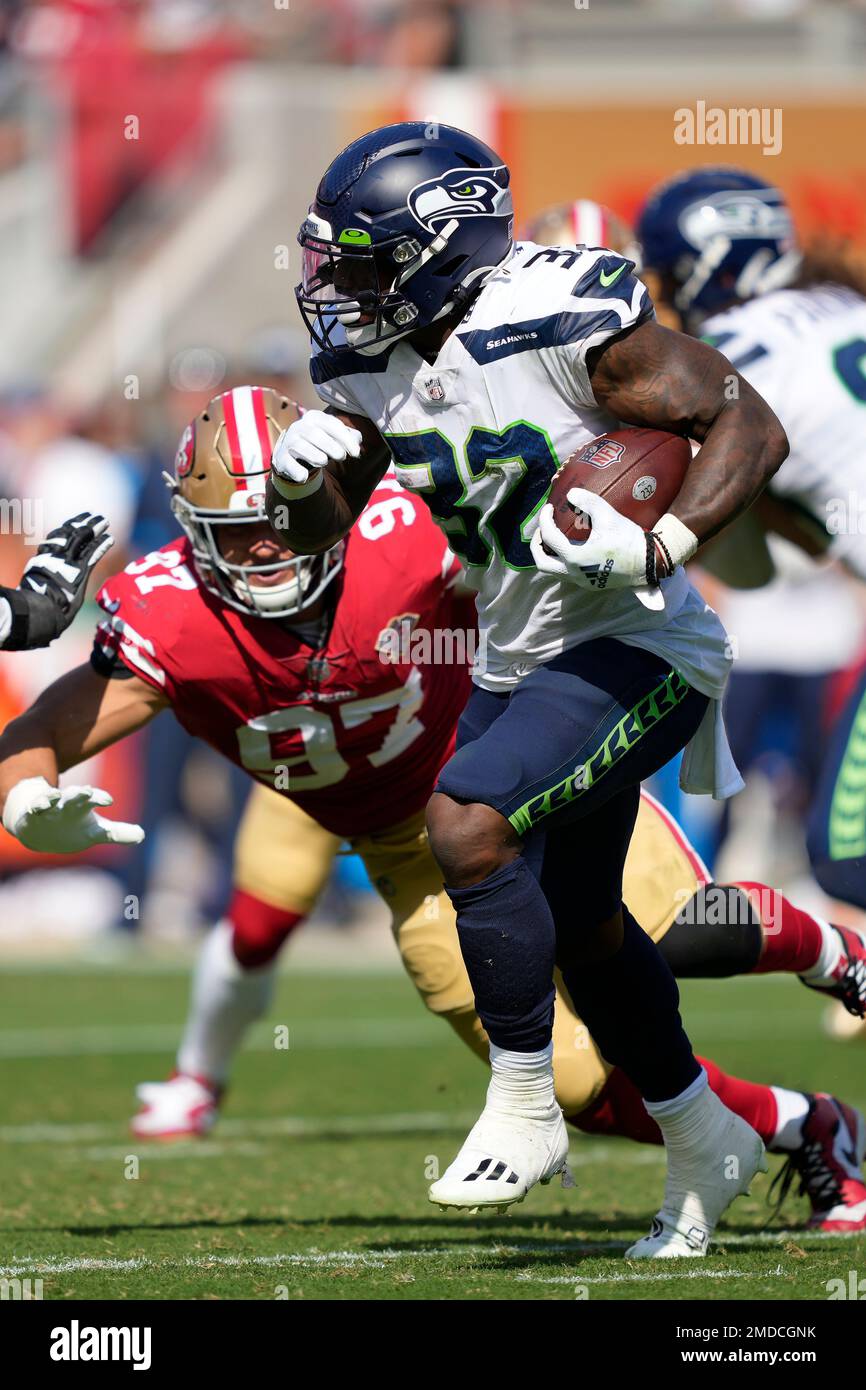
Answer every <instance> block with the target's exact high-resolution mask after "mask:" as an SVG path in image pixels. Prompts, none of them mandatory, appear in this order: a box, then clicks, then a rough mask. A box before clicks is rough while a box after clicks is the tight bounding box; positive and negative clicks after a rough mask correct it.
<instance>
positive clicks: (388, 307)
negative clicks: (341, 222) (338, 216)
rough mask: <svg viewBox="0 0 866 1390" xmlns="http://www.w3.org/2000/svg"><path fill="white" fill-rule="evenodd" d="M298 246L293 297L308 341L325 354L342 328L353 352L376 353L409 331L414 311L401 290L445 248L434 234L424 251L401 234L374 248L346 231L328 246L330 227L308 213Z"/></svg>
mask: <svg viewBox="0 0 866 1390" xmlns="http://www.w3.org/2000/svg"><path fill="white" fill-rule="evenodd" d="M349 232H354V233H355V234H354V235H352V236H349ZM298 241H299V242H300V244H301V246H302V247H303V268H302V279H301V283H300V285H299V286H298V289H297V292H296V293H297V300H298V306H299V308H300V311H301V314H302V316H303V319H304V322H305V323H306V325H307V328H308V329H309V332H310V336H311V337H312V339H313V341H314V342H315V343H316V345H317V346H318V347H320V348H323V349H328V348H332V347H334V346H336V345H337V343H336V340H335V336H334V335H335V332H338V331H339V329H342V330H343V334H344V335H345V341H346V342H347V343H348V345H349V346H350V347H351V348H354V349H355V351H357V352H371V351H372V352H381V351H382V350H383V348H385V347H386V346H387V344H388V343H390V342H393V341H395V340H396V339H397V338H404V337H405V336H406V334H407V333H411V332H412V330H413V328H414V327H415V326H416V321H417V319H418V312H419V311H418V306H417V304H415V303H414V302H413V301H412V300H411V299H410V298H409V297H408V295H407V294H406V293H405V292H404V290H403V288H402V287H403V286H404V285H406V284H407V283H408V282H409V281H410V280H411V278H412V276H413V275H414V274H415V273H416V272H417V271H418V270H420V269H421V267H422V266H423V265H426V263H427V261H429V260H430V259H431V257H433V256H435V255H438V254H439V252H440V251H442V250H444V249H445V247H446V246H447V244H448V238H447V236H446V235H445V234H444V233H440V235H439V236H437V237H435V238H434V240H433V241H432V242H431V244H430V245H429V246H428V247H426V249H425V248H422V246H421V243H420V241H418V240H417V239H416V238H415V237H411V236H407V235H406V234H405V233H403V232H401V233H398V234H396V235H394V236H392V237H388V238H387V239H385V240H383V241H379V242H377V243H376V245H375V246H374V245H373V243H372V240H371V238H370V234H369V233H368V232H365V231H362V230H361V229H352V228H350V229H348V231H344V232H342V233H341V234H340V239H339V240H337V241H334V240H332V239H331V227H330V224H329V223H328V222H326V221H325V220H324V219H323V218H320V217H317V216H316V215H315V214H314V213H312V212H311V213H310V214H309V216H308V217H307V220H306V221H305V223H304V225H303V227H302V228H301V230H300V232H299V234H298ZM341 336H342V335H341Z"/></svg>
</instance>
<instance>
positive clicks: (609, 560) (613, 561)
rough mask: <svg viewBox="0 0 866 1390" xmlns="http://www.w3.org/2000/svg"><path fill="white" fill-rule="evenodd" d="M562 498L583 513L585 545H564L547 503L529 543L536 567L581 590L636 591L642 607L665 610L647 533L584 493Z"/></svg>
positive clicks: (600, 499)
mask: <svg viewBox="0 0 866 1390" xmlns="http://www.w3.org/2000/svg"><path fill="white" fill-rule="evenodd" d="M566 496H567V498H568V500H569V502H570V503H571V505H572V506H573V507H575V508H576V509H577V510H578V511H581V512H585V513H586V515H587V516H588V517H589V519H590V521H591V522H592V530H591V532H590V534H589V537H588V539H587V540H585V541H583V542H576V541H570V540H568V539H567V537H565V536H564V535H563V534H562V532H561V531H560V529H559V527H558V526H557V524H556V522H555V521H554V519H553V507H552V506H551V505H550V503H549V502H548V503H547V504H546V506H544V507H542V509H541V511H540V512H539V514H538V528H537V530H536V531H535V533H534V534H533V536H532V538H531V540H530V542H529V547H530V550H531V551H532V557H533V559H534V560H535V564H536V567H537V568H538V569H540V570H542V571H543V572H544V573H545V574H555V575H557V577H558V578H560V579H571V580H573V581H574V583H575V584H577V585H579V586H580V588H582V589H595V590H597V591H602V590H604V589H634V590H635V591H636V593H637V597H638V598H639V599H640V600H641V602H642V603H643V604H644V606H645V607H647V608H653V609H658V608H663V607H664V598H663V596H662V593H661V590H660V589H659V588H658V586H657V584H656V583H655V578H654V574H653V573H652V572H651V569H650V567H651V566H652V565H653V564H654V542H653V541H652V539H651V538H650V537H649V532H647V531H644V530H643V528H642V527H640V526H638V525H637V523H636V522H634V521H630V520H629V519H628V517H626V516H621V515H620V513H619V512H618V511H617V510H616V508H615V507H612V506H611V505H610V503H609V502H606V501H605V499H604V498H603V497H597V496H596V494H595V493H594V492H587V490H586V489H585V488H582V487H573V488H572V489H571V491H570V492H568V493H566ZM545 547H547V549H545ZM548 551H552V552H553V553H552V554H548V553H547V552H548Z"/></svg>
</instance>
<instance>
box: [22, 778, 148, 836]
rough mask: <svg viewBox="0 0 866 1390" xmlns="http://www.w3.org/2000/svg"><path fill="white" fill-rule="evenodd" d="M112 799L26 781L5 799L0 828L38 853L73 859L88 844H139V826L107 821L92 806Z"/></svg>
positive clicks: (96, 790)
mask: <svg viewBox="0 0 866 1390" xmlns="http://www.w3.org/2000/svg"><path fill="white" fill-rule="evenodd" d="M113 800H114V798H113V797H112V796H110V795H109V793H108V792H104V791H101V790H100V789H99V787H52V785H51V783H50V782H46V780H45V778H44V777H25V779H24V780H23V781H22V782H17V783H16V784H15V786H14V787H13V788H12V790H11V791H10V793H9V795H8V796H7V798H6V805H5V806H4V808H3V824H4V826H5V827H6V829H7V830H8V831H9V834H10V835H14V836H15V838H16V839H17V840H20V841H21V843H22V845H26V847H27V848H28V849H32V850H36V851H37V852H38V853H39V854H76V853H77V852H78V851H79V850H82V849H89V848H90V846H91V845H138V844H141V841H142V840H143V839H144V831H143V830H142V828H141V826H140V825H130V824H129V823H128V822H126V821H119V820H106V819H105V817H104V816H100V815H99V814H98V812H97V811H96V810H94V807H96V806H110V805H111V803H112V801H113Z"/></svg>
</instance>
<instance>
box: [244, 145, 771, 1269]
mask: <svg viewBox="0 0 866 1390" xmlns="http://www.w3.org/2000/svg"><path fill="white" fill-rule="evenodd" d="M512 225H513V209H512V204H511V194H510V190H509V171H508V169H507V168H506V167H505V165H504V164H503V162H502V160H501V159H500V158H499V157H498V156H497V155H496V154H495V153H494V151H492V150H491V149H489V148H488V147H487V146H486V145H484V144H483V143H482V142H481V141H479V140H477V139H475V138H474V137H473V136H471V135H468V134H466V133H465V132H463V131H459V130H455V129H453V128H451V127H448V126H445V125H436V126H429V125H428V126H425V125H422V124H421V123H402V124H399V125H394V126H388V127H385V128H383V129H381V130H377V131H373V132H372V133H371V134H369V135H366V136H364V137H362V138H361V139H360V140H357V141H355V142H353V144H352V145H350V146H349V147H348V149H346V150H345V151H343V153H342V154H340V155H339V156H338V157H337V158H336V159H335V160H334V161H333V163H332V164H331V166H330V167H329V169H328V170H327V171H326V173H325V175H324V177H323V178H322V181H321V183H320V185H319V188H318V192H317V194H316V198H315V201H314V203H313V204H312V206H311V208H310V212H309V214H308V217H307V219H306V220H305V222H304V224H303V226H302V229H301V232H300V237H299V239H300V242H301V245H302V247H303V252H304V257H303V267H304V268H303V281H302V284H301V285H300V286H299V289H298V303H299V306H300V309H301V312H302V314H303V316H304V318H305V321H306V322H307V325H308V327H309V329H310V331H311V334H312V337H313V340H314V343H315V352H314V356H313V361H312V368H311V370H312V377H313V382H314V384H315V386H316V388H317V390H318V392H319V394H320V396H321V398H322V400H323V402H324V404H325V405H326V406H327V410H323V411H309V412H307V413H306V414H305V415H304V416H303V417H302V418H301V419H300V420H298V421H297V422H295V423H294V424H293V425H292V426H290V428H289V429H288V430H287V431H286V433H285V435H284V436H283V438H282V440H281V441H280V444H279V445H278V447H277V449H276V451H275V454H274V460H273V470H272V474H271V479H270V481H269V494H268V513H269V516H270V517H271V520H272V522H273V524H274V526H275V529H276V531H277V533H278V534H280V535H281V536H283V537H284V538H285V540H286V542H287V543H288V544H289V545H290V546H291V547H292V549H293V550H295V551H297V552H299V553H306V554H317V553H321V552H323V551H325V550H327V548H328V547H329V546H332V545H333V544H335V543H336V542H337V541H338V540H339V539H340V538H341V537H342V536H344V535H345V534H346V533H347V531H348V530H349V528H350V527H351V525H352V522H353V521H354V519H355V518H356V517H357V516H358V515H359V514H360V512H361V509H362V508H363V506H364V504H365V502H366V501H367V499H368V498H369V497H370V495H371V493H372V491H373V489H374V487H375V486H376V483H377V481H378V479H380V478H381V477H382V476H383V474H384V472H385V470H386V468H387V467H388V463H389V457H390V455H392V454H393V456H394V459H395V466H396V473H397V477H398V478H399V479H400V481H401V482H402V483H404V484H405V486H407V487H408V488H409V489H411V490H415V491H418V492H420V493H421V494H422V495H423V496H424V497H425V499H426V500H427V502H428V503H429V505H430V508H431V511H432V512H433V515H434V517H435V518H436V520H437V521H438V522H439V524H440V525H441V526H442V528H443V529H444V530H445V532H446V534H447V535H448V537H449V539H450V541H451V544H452V546H453V547H454V549H455V550H456V551H457V553H458V554H459V555H460V557H461V558H462V559H463V561H464V562H465V563H466V564H467V566H469V567H470V568H471V569H472V570H473V573H474V577H475V578H476V580H477V584H478V613H479V622H480V628H481V631H482V632H483V634H484V636H485V639H486V643H487V660H486V661H485V663H484V667H483V669H480V668H479V667H476V670H475V676H474V679H475V686H474V689H473V693H472V696H471V698H470V701H469V704H468V706H467V708H466V711H465V713H464V715H463V718H462V720H461V729H460V747H459V749H458V751H457V753H456V754H455V756H454V757H453V758H452V759H451V760H450V762H449V763H448V764H447V765H446V767H445V768H444V769H443V771H442V773H441V775H440V779H439V782H438V784H437V790H436V792H435V794H434V796H433V798H432V799H431V803H430V806H429V808H428V829H429V833H430V839H431V845H432V848H433V852H434V854H435V856H436V858H437V860H438V862H439V865H440V868H441V869H442V873H443V878H444V881H445V885H446V888H447V890H448V893H449V896H450V897H451V899H452V902H453V903H454V906H455V908H456V911H457V926H458V932H459V936H460V946H461V951H462V954H463V957H464V960H465V962H466V966H467V970H468V973H469V978H470V980H471V982H472V988H473V993H474V996H475V1000H476V1005H477V1009H478V1013H479V1015H480V1017H481V1020H482V1023H483V1025H484V1027H485V1030H486V1032H487V1033H488V1035H489V1037H490V1043H491V1061H492V1068H493V1074H492V1078H491V1082H490V1087H489V1090H488V1096H487V1103H486V1105H485V1108H484V1111H483V1113H482V1115H481V1118H480V1119H479V1121H478V1123H477V1124H476V1126H475V1127H474V1128H473V1130H472V1132H471V1134H470V1135H469V1137H468V1139H467V1141H466V1143H465V1144H464V1145H463V1147H462V1149H461V1150H460V1153H459V1154H458V1156H457V1158H456V1160H455V1161H454V1162H453V1163H452V1164H451V1165H450V1167H449V1168H448V1170H447V1171H446V1172H445V1174H444V1175H443V1176H442V1177H441V1178H440V1179H438V1181H436V1182H435V1183H434V1184H433V1185H432V1187H431V1189H430V1198H431V1201H434V1202H438V1203H440V1204H441V1205H452V1206H477V1205H479V1203H481V1204H489V1205H502V1204H507V1203H510V1202H513V1201H519V1200H521V1198H522V1197H523V1196H524V1194H525V1193H526V1192H527V1191H528V1189H529V1188H530V1187H532V1186H533V1184H534V1183H536V1182H539V1181H549V1180H550V1179H551V1178H552V1177H553V1175H554V1174H556V1173H557V1172H559V1171H561V1170H562V1168H563V1166H564V1164H565V1160H566V1154H567V1136H566V1131H565V1127H564V1124H563V1120H562V1114H561V1111H560V1110H559V1107H558V1106H557V1104H556V1100H555V1095H554V1083H553V1070H552V1061H551V1057H552V1052H551V1027H552V1015H553V1000H554V984H553V978H554V966H555V964H557V963H558V965H559V968H560V970H561V972H562V975H563V978H564V980H565V983H566V986H567V989H568V992H569V994H570V995H571V998H572V1000H573V1001H574V1003H575V1005H576V1007H577V1010H578V1012H579V1013H580V1015H581V1017H582V1018H583V1019H584V1020H585V1022H586V1024H587V1026H588V1027H589V1029H590V1032H591V1033H592V1035H593V1036H594V1037H595V1038H596V1040H597V1042H598V1043H599V1045H600V1047H601V1050H602V1052H603V1054H604V1055H605V1056H606V1057H607V1058H608V1059H609V1060H610V1061H612V1062H614V1063H616V1064H617V1065H619V1066H621V1067H622V1069H623V1070H624V1071H625V1073H626V1074H627V1075H628V1076H629V1077H630V1079H631V1080H632V1081H634V1083H635V1084H636V1085H637V1087H638V1089H639V1090H640V1092H641V1094H642V1095H643V1097H644V1099H645V1101H646V1102H647V1105H648V1108H649V1109H650V1112H651V1113H652V1115H653V1117H654V1118H655V1119H656V1121H657V1123H658V1124H659V1127H660V1129H661V1130H662V1133H663V1134H664V1138H665V1144H666V1148H667V1154H668V1177H667V1184H666V1188H665V1196H664V1201H663V1204H662V1209H661V1211H660V1213H659V1217H658V1220H657V1221H656V1222H655V1223H654V1226H653V1233H652V1235H651V1236H649V1237H647V1238H645V1239H644V1240H642V1241H639V1242H638V1243H637V1244H636V1245H635V1246H634V1247H633V1248H632V1252H631V1253H632V1254H633V1255H634V1256H636V1257H646V1256H652V1255H662V1256H675V1255H680V1254H682V1255H688V1254H694V1253H696V1248H698V1247H699V1249H698V1253H700V1250H705V1249H706V1245H707V1242H708V1240H709V1238H710V1236H711V1234H712V1230H713V1228H714V1225H715V1223H716V1221H717V1220H718V1217H719V1216H720V1214H721V1212H722V1211H723V1210H724V1209H725V1208H726V1207H727V1206H728V1204H729V1203H730V1202H731V1201H732V1200H733V1199H734V1197H735V1196H736V1195H737V1194H738V1193H739V1192H740V1191H744V1190H745V1188H746V1186H747V1185H748V1182H749V1179H750V1176H751V1175H752V1174H753V1173H754V1172H755V1171H756V1170H757V1168H758V1167H759V1166H760V1164H761V1163H762V1162H763V1161H764V1160H763V1157H762V1146H761V1145H760V1143H759V1142H758V1141H757V1138H756V1135H755V1133H754V1131H753V1130H752V1129H751V1128H750V1127H748V1126H746V1125H745V1124H744V1123H743V1122H742V1121H741V1120H740V1119H739V1118H737V1117H734V1116H733V1115H732V1114H731V1112H730V1111H729V1110H727V1108H726V1107H725V1106H724V1105H722V1104H721V1103H720V1102H719V1101H718V1099H717V1097H715V1095H714V1094H713V1093H712V1092H711V1091H710V1090H709V1089H708V1087H707V1077H706V1073H705V1071H703V1069H702V1068H701V1067H700V1066H699V1065H698V1063H697V1062H696V1060H695V1058H694V1055H693V1053H692V1049H691V1045H690V1043H689V1040H688V1038H687V1036H686V1034H685V1031H684V1029H683V1027H682V1022H681V1020H680V1017H679V1013H678V1008H677V1003H678V996H677V990H676V985H675V982H674V979H673V976H672V975H671V973H670V971H669V970H668V968H667V967H666V965H665V963H664V961H663V959H662V957H661V956H660V955H659V953H658V952H657V951H656V950H655V949H654V947H653V945H652V943H651V942H650V940H649V938H648V936H647V935H646V933H644V932H643V931H641V929H640V927H639V926H638V924H637V922H635V920H634V919H633V918H632V917H631V915H630V914H629V912H628V910H627V909H623V907H622V893H621V887H622V868H623V863H624V860H625V855H626V850H627V847H628V842H629V838H630V835H631V831H632V828H633V825H634V820H635V816H636V814H637V806H638V799H639V785H640V782H641V780H642V779H643V778H645V777H648V776H649V775H651V773H652V772H654V771H655V770H656V769H657V768H659V767H660V766H662V765H663V764H664V763H666V762H667V761H668V760H669V759H670V758H671V757H672V756H673V754H674V753H676V752H677V751H679V750H680V749H681V748H683V747H684V746H686V745H688V748H689V751H688V753H687V756H686V759H685V764H684V767H685V778H686V781H687V783H688V784H689V786H690V787H691V788H692V789H693V790H699V791H714V792H716V793H717V794H719V795H721V796H725V795H728V794H730V793H731V792H732V791H734V790H736V789H737V788H738V787H739V785H740V784H741V783H740V778H739V775H738V773H737V771H736V768H735V767H734V765H733V762H732V759H731V757H730V753H729V750H728V748H727V741H726V739H725V736H724V728H723V725H722V722H721V715H720V704H719V702H720V699H721V696H722V694H723V692H724V686H725V682H726V679H727V674H728V669H729V656H728V653H727V649H726V640H725V634H724V630H723V628H722V627H721V624H720V623H719V621H718V619H717V617H716V615H715V614H714V613H712V611H711V610H710V609H709V608H708V607H707V605H706V604H705V603H704V602H703V601H702V600H701V599H700V598H699V596H698V595H697V593H696V592H695V591H694V590H693V589H692V588H691V587H690V585H689V583H688V580H687V579H686V577H685V572H684V570H683V568H682V563H683V562H684V561H685V560H687V559H689V558H690V557H691V556H692V555H693V554H694V552H695V550H696V549H697V547H698V546H699V545H700V544H701V543H702V542H703V541H705V540H707V539H708V538H709V537H711V536H713V535H714V534H715V533H716V532H718V531H719V530H720V529H721V528H722V527H723V526H724V525H725V524H726V523H727V522H729V521H730V520H732V519H733V517H735V516H736V515H737V514H738V513H740V512H741V511H742V510H744V509H745V508H746V507H747V506H748V505H749V503H750V502H751V501H752V500H753V499H754V497H755V496H756V495H757V494H758V493H759V492H760V491H761V489H762V488H763V486H764V484H765V483H766V482H767V480H768V479H769V478H770V477H771V476H772V474H773V473H774V472H775V470H776V469H777V468H778V466H779V464H780V463H781V461H782V459H783V458H784V456H785V452H786V449H787V442H786V440H785V435H784V431H783V430H782V428H781V426H780V425H779V423H778V421H777V420H776V418H775V416H774V415H773V413H772V411H771V410H770V409H769V407H767V406H766V404H765V403H764V402H763V401H762V400H761V398H760V397H759V396H758V395H757V393H756V392H754V391H753V390H752V389H751V388H750V387H749V386H748V384H747V383H746V382H745V381H742V382H740V383H739V394H738V398H737V399H736V400H732V399H731V394H732V393H731V392H730V391H727V392H726V390H725V382H726V377H727V376H728V374H729V372H730V367H729V364H728V363H727V362H726V361H725V359H724V358H723V357H721V356H720V355H719V354H717V353H715V352H714V351H713V349H711V348H708V347H706V346H705V345H703V344H697V343H691V342H689V340H688V339H687V338H685V337H683V336H681V335H679V334H677V333H671V332H669V331H668V330H666V329H664V328H661V327H660V326H659V325H658V324H656V323H655V322H654V318H653V311H652V306H651V303H650V300H649V296H648V294H647V291H646V288H645V286H644V285H643V284H641V283H640V282H639V281H637V280H636V279H635V278H634V276H633V274H632V270H633V266H632V265H631V263H630V262H629V261H627V260H625V259H623V258H622V257H621V256H617V255H615V254H614V253H611V252H606V251H600V250H594V251H592V250H580V249H574V250H569V249H567V248H549V247H541V246H537V245H535V244H533V243H528V242H524V243H517V244H516V245H515V243H514V241H513V238H512ZM614 420H624V421H627V422H631V423H634V424H638V425H645V426H649V427H656V428H663V429H674V430H678V431H680V432H683V433H688V434H689V435H690V436H692V437H693V438H696V439H698V440H699V441H700V442H701V443H702V445H703V447H702V448H701V450H700V452H699V454H698V455H697V459H696V461H695V463H694V464H693V465H692V466H691V467H690V469H689V471H688V475H687V477H686V480H685V482H684V484H683V487H682V489H681V491H680V493H679V495H678V497H677V499H676V502H675V505H674V508H673V510H671V511H670V512H668V513H667V514H666V515H665V516H663V517H662V518H661V519H660V521H659V522H658V524H657V525H656V527H655V529H654V531H653V532H652V533H647V532H645V531H643V530H642V529H641V528H640V527H639V526H637V525H635V524H634V523H632V522H630V521H628V520H627V519H625V518H623V517H621V516H620V515H619V513H617V512H616V511H615V510H614V509H613V508H612V507H610V506H609V505H608V504H607V503H605V502H604V501H603V500H600V499H598V498H597V497H595V496H593V495H591V494H589V493H586V492H585V491H584V490H582V489H575V490H573V491H572V492H571V493H570V495H569V500H570V501H572V502H573V504H574V505H575V506H576V507H580V508H581V509H582V510H584V511H585V512H587V513H588V515H589V516H590V518H591V520H592V534H591V536H590V538H589V540H588V541H587V542H586V543H585V544H584V545H575V544H571V543H570V542H568V541H567V540H566V539H565V538H564V537H563V536H562V535H561V534H560V532H559V531H558V530H557V528H556V526H555V524H554V522H553V517H552V509H551V508H550V506H549V504H547V505H546V496H547V493H548V490H549V488H550V484H551V481H552V478H553V475H554V473H555V472H556V470H557V468H558V467H559V464H560V463H561V461H562V460H563V459H564V458H566V457H567V456H568V455H569V454H570V453H571V452H572V451H573V450H574V449H575V448H576V447H577V446H579V445H580V444H581V443H584V442H586V441H587V440H589V439H591V438H592V437H594V436H595V435H597V434H598V433H599V432H600V431H603V430H604V429H607V428H610V427H611V424H612V422H613V421H614ZM550 552H553V553H550ZM576 820H579V821H580V831H579V833H578V834H575V833H574V829H573V827H574V822H575V821H576ZM563 837H565V839H564V840H563ZM545 841H546V849H545ZM558 841H561V842H562V843H561V846H560V845H559V844H558V843H557V842H558ZM542 858H544V861H545V866H544V871H543V872H544V881H539V876H538V871H539V866H540V865H541V861H542ZM554 866H556V867H554ZM557 873H560V874H563V873H564V874H567V879H568V889H569V891H570V892H571V895H572V904H573V910H572V914H571V915H570V918H569V920H568V922H566V921H564V920H562V919H560V921H559V922H555V921H554V916H553V914H552V912H551V907H550V901H549V899H550V896H551V894H553V893H555V892H556V891H557V885H556V884H555V883H554V882H553V881H552V877H553V876H554V875H556V874H557ZM648 1039H651V1040H652V1043H651V1045H649V1046H648V1045H647V1040H648ZM724 1154H729V1155H730V1154H735V1155H737V1157H738V1163H739V1172H740V1175H741V1176H740V1179H739V1180H738V1181H730V1180H728V1179H727V1178H726V1177H725V1176H724V1162H723V1158H722V1156H723V1155H724Z"/></svg>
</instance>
